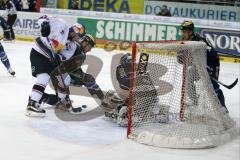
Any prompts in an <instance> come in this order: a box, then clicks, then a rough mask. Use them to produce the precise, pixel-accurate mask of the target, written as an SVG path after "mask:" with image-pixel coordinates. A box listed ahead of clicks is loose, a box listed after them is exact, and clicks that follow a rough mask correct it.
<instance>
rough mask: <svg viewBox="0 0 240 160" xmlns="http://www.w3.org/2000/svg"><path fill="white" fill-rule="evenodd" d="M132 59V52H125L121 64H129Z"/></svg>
mask: <svg viewBox="0 0 240 160" xmlns="http://www.w3.org/2000/svg"><path fill="white" fill-rule="evenodd" d="M131 61H132V55H131V53H126V54H124V55H123V56H122V57H121V59H120V64H121V65H124V64H129V63H131Z"/></svg>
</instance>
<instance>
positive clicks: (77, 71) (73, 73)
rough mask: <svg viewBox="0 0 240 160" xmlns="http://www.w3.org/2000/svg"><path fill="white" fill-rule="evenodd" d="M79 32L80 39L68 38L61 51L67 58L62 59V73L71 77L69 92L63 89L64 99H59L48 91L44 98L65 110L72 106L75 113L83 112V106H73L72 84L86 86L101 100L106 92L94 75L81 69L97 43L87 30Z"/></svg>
mask: <svg viewBox="0 0 240 160" xmlns="http://www.w3.org/2000/svg"><path fill="white" fill-rule="evenodd" d="M79 25H80V24H79ZM74 28H75V27H73V28H72V29H74ZM79 28H80V27H79ZM70 31H71V28H70ZM79 33H80V35H79V38H80V39H79V41H78V42H77V41H72V40H68V42H67V43H66V45H65V46H64V48H63V49H62V50H61V51H60V55H61V57H64V59H65V60H63V61H62V64H60V68H61V70H62V73H64V74H65V75H66V74H68V75H69V77H70V78H69V82H68V84H65V87H66V88H67V90H68V91H67V92H68V93H66V91H64V90H63V89H61V92H60V94H59V95H60V96H61V99H63V100H62V101H58V99H59V98H57V97H56V95H49V94H46V93H45V94H44V98H43V102H44V103H47V104H50V105H56V107H58V108H60V109H63V110H68V109H69V108H71V111H70V112H71V113H74V114H76V113H79V112H81V107H78V108H74V107H73V106H71V101H70V98H69V97H70V95H69V94H70V93H69V89H68V87H69V86H70V85H73V86H77V87H82V86H84V87H86V88H87V89H88V91H89V93H90V94H91V95H92V96H93V97H95V96H96V97H97V98H99V99H100V100H102V99H103V98H104V94H103V92H102V90H101V89H100V87H99V86H98V85H97V83H96V81H95V78H94V77H93V76H92V75H90V74H88V73H85V72H83V70H82V69H81V65H82V64H83V62H84V61H85V59H86V54H87V53H88V52H89V51H91V49H92V48H93V47H94V46H95V44H96V42H95V39H94V38H93V37H92V36H91V35H90V34H86V35H85V32H82V33H81V32H79ZM77 61H78V62H77ZM64 98H65V100H64Z"/></svg>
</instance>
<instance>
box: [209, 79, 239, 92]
mask: <svg viewBox="0 0 240 160" xmlns="http://www.w3.org/2000/svg"><path fill="white" fill-rule="evenodd" d="M211 79H212V80H213V81H215V82H217V83H219V84H221V85H222V86H223V87H226V88H227V89H232V88H233V87H235V86H236V84H237V83H238V78H237V79H236V80H235V81H234V82H233V83H232V84H230V85H226V84H224V83H223V82H221V81H219V80H217V79H215V78H214V77H211Z"/></svg>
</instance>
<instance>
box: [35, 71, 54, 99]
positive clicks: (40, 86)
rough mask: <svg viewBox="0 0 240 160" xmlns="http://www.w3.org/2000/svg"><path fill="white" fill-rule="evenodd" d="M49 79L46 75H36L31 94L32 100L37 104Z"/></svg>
mask: <svg viewBox="0 0 240 160" xmlns="http://www.w3.org/2000/svg"><path fill="white" fill-rule="evenodd" d="M49 79H50V76H49V75H48V74H47V73H41V74H38V75H37V81H36V83H35V84H34V85H33V88H32V93H31V99H32V100H34V101H36V102H39V100H40V99H41V98H42V95H43V93H44V90H45V88H46V86H47V84H48V82H49Z"/></svg>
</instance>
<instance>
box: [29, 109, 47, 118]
mask: <svg viewBox="0 0 240 160" xmlns="http://www.w3.org/2000/svg"><path fill="white" fill-rule="evenodd" d="M26 116H28V117H39V118H42V117H45V116H46V115H45V113H36V112H32V111H27V113H26Z"/></svg>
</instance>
